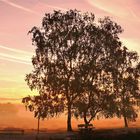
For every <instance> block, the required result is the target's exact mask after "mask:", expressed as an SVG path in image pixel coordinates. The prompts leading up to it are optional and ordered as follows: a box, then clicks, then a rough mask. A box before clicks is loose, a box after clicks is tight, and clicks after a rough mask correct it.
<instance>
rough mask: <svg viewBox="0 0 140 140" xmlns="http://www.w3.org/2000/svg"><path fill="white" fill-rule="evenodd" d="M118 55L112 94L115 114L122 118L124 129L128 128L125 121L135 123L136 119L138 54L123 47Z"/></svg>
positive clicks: (139, 94) (138, 94)
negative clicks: (114, 99)
mask: <svg viewBox="0 0 140 140" xmlns="http://www.w3.org/2000/svg"><path fill="white" fill-rule="evenodd" d="M118 55H119V58H118V59H119V61H118V62H119V63H118V64H117V67H114V68H116V69H114V72H113V81H114V82H113V83H114V93H115V94H116V104H117V107H118V110H117V111H116V114H117V116H118V117H121V116H123V118H124V123H125V127H128V122H127V120H129V121H135V119H136V118H137V117H138V114H137V111H138V110H137V109H136V105H137V101H138V99H139V97H140V93H139V72H138V67H139V65H138V54H137V53H136V52H132V51H129V50H128V49H127V48H126V47H123V50H122V51H119V52H118Z"/></svg>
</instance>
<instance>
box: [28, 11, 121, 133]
mask: <svg viewBox="0 0 140 140" xmlns="http://www.w3.org/2000/svg"><path fill="white" fill-rule="evenodd" d="M94 18H95V17H94V15H93V14H92V13H91V14H88V13H83V14H82V13H80V12H78V11H77V10H69V11H66V12H65V13H62V12H61V11H54V12H53V13H47V14H45V17H44V18H43V20H42V26H41V27H40V28H38V27H33V28H32V29H31V31H29V33H31V34H32V43H33V45H35V46H36V51H35V56H33V58H32V64H33V67H34V70H33V71H32V72H31V73H30V74H27V75H26V81H27V84H28V86H29V87H30V88H31V90H33V89H37V90H38V91H39V96H38V97H39V98H42V99H43V102H44V101H45V102H46V100H47V99H48V100H47V102H50V103H49V104H48V103H47V104H46V105H44V104H43V105H42V104H41V102H38V100H37V101H36V100H31V103H33V104H32V105H31V106H32V107H33V108H34V107H37V112H40V113H39V116H42V117H46V114H48V113H50V114H51V113H52V112H53V111H54V110H53V109H52V107H51V105H52V106H53V105H54V104H53V102H55V104H57V105H58V107H59V105H60V104H61V103H62V101H63V103H62V106H61V107H60V108H61V109H60V112H63V111H64V110H66V111H67V113H68V115H67V116H68V117H67V130H68V131H72V127H71V117H72V112H73V111H75V107H76V109H77V108H78V106H77V104H80V103H78V102H77V101H78V100H79V99H81V100H80V101H82V102H81V103H82V104H87V103H86V102H85V101H86V98H87V97H89V100H90V105H88V107H87V108H86V111H85V112H90V113H91V114H90V115H91V118H94V117H95V116H96V112H98V111H97V110H99V111H100V110H103V108H102V107H101V105H103V104H106V103H107V102H111V101H112V100H111V99H112V97H113V96H114V95H115V94H114V95H113V85H112V83H113V78H114V77H113V76H112V73H113V72H112V70H114V69H115V68H118V67H117V64H119V59H116V55H117V54H118V51H122V50H123V49H122V44H121V42H120V41H119V37H118V34H120V33H122V31H123V30H122V28H121V27H120V26H119V25H117V23H115V22H113V21H111V20H110V19H109V18H108V17H107V18H104V19H103V20H100V21H99V23H98V24H96V23H95V21H94ZM121 64H122V65H123V62H122V61H121ZM114 67H115V68H114ZM43 96H46V98H47V99H46V98H44V97H43ZM110 98H111V99H110ZM58 99H59V100H58ZM100 99H101V100H100ZM108 99H109V100H108ZM52 100H53V101H52ZM97 100H100V101H101V103H99V104H95V103H97ZM29 101H30V100H29ZM94 101H95V103H93V102H94ZM91 102H92V104H91ZM36 103H37V104H36ZM113 103H114V102H113ZM109 105H110V103H109ZM38 106H39V108H38ZM44 106H45V107H47V109H45V108H44ZM40 107H41V108H40ZM48 108H49V109H48ZM62 108H63V109H62ZM79 109H81V107H80V108H79ZM79 109H78V110H79ZM89 110H92V111H89ZM106 110H109V111H108V112H111V113H110V115H111V114H112V112H113V111H112V108H110V107H108V105H107V106H106ZM57 111H58V112H59V110H55V112H57ZM35 112H36V111H35ZM44 112H45V115H44ZM47 112H48V113H47ZM87 114H89V113H85V115H84V116H85V117H86V116H87ZM104 114H105V116H109V113H104ZM85 120H86V119H85ZM90 120H91V119H90ZM86 121H87V120H86Z"/></svg>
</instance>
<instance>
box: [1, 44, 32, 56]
mask: <svg viewBox="0 0 140 140" xmlns="http://www.w3.org/2000/svg"><path fill="white" fill-rule="evenodd" d="M0 48H1V49H5V50H9V51H12V52H16V53H24V54H28V55H32V53H29V52H27V51H23V50H19V49H13V48H9V47H6V46H3V45H0Z"/></svg>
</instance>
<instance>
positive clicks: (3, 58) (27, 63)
mask: <svg viewBox="0 0 140 140" xmlns="http://www.w3.org/2000/svg"><path fill="white" fill-rule="evenodd" d="M0 59H2V60H6V61H10V62H16V63H20V64H26V65H31V62H30V63H29V62H24V61H20V60H16V59H11V58H6V57H1V56H0Z"/></svg>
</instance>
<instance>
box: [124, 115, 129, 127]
mask: <svg viewBox="0 0 140 140" xmlns="http://www.w3.org/2000/svg"><path fill="white" fill-rule="evenodd" d="M124 124H125V128H128V122H127V118H126V117H125V116H124Z"/></svg>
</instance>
